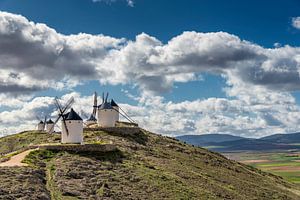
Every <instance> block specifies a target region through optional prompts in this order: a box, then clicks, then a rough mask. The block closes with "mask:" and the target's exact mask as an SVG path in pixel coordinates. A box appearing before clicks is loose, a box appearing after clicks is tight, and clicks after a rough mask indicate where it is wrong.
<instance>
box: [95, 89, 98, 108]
mask: <svg viewBox="0 0 300 200" xmlns="http://www.w3.org/2000/svg"><path fill="white" fill-rule="evenodd" d="M97 98H98V95H97V92H95V93H94V107H97Z"/></svg>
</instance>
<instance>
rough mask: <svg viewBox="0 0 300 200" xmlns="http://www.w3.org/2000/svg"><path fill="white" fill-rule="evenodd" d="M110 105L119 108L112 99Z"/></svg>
mask: <svg viewBox="0 0 300 200" xmlns="http://www.w3.org/2000/svg"><path fill="white" fill-rule="evenodd" d="M110 105H111V106H113V107H114V106H116V107H119V106H118V104H117V103H116V102H115V101H114V100H113V99H111V101H110Z"/></svg>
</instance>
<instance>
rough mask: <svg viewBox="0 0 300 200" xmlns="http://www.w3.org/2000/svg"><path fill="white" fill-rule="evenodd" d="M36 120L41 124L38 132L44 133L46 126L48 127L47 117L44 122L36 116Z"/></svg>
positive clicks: (38, 126)
mask: <svg viewBox="0 0 300 200" xmlns="http://www.w3.org/2000/svg"><path fill="white" fill-rule="evenodd" d="M36 119H37V120H38V121H39V123H38V124H37V130H38V131H44V130H45V126H46V121H47V117H46V116H45V118H44V120H42V119H41V118H39V117H38V116H36Z"/></svg>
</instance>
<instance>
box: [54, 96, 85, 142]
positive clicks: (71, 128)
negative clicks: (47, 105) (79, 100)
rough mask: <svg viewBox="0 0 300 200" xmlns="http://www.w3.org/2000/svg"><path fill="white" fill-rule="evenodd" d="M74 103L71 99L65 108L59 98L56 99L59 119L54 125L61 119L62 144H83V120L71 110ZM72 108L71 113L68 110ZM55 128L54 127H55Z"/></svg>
mask: <svg viewBox="0 0 300 200" xmlns="http://www.w3.org/2000/svg"><path fill="white" fill-rule="evenodd" d="M73 103H74V98H73V97H72V98H70V99H69V101H68V102H67V103H66V105H65V106H64V107H63V106H62V105H61V104H60V102H59V100H58V98H57V97H56V98H55V105H56V107H57V110H58V113H59V115H58V118H57V119H56V120H55V122H54V125H55V124H56V123H57V122H58V121H59V120H60V119H61V127H62V131H61V143H76V144H83V120H82V118H81V117H80V116H79V115H78V114H77V113H76V112H75V111H74V110H73V108H71V106H72V104H73ZM70 108H71V111H70V112H68V110H69V109H70ZM53 127H54V126H53Z"/></svg>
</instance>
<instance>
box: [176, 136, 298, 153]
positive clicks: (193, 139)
mask: <svg viewBox="0 0 300 200" xmlns="http://www.w3.org/2000/svg"><path fill="white" fill-rule="evenodd" d="M177 139H179V140H182V141H184V142H187V143H188V144H192V145H195V146H200V147H205V148H208V149H211V150H214V151H219V152H229V151H271V150H289V149H300V146H299V145H297V144H296V143H300V133H291V134H274V135H270V136H267V137H263V138H259V139H251V138H243V137H238V136H233V135H229V134H205V135H183V136H179V137H177Z"/></svg>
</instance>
